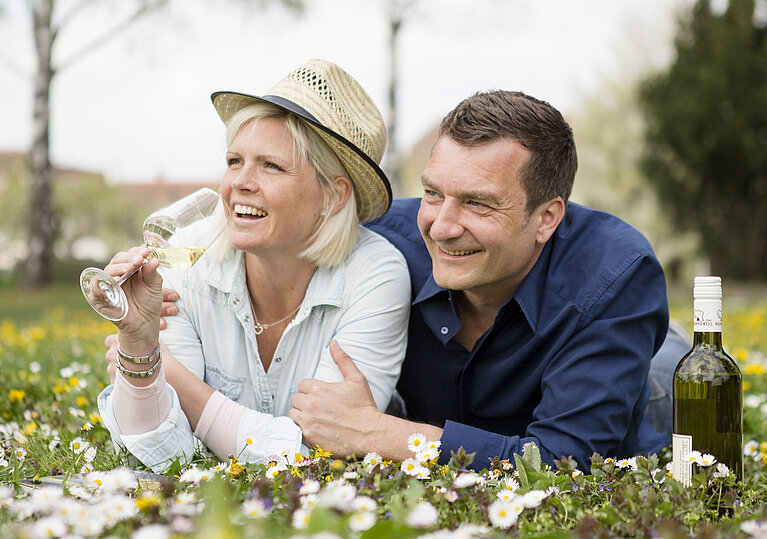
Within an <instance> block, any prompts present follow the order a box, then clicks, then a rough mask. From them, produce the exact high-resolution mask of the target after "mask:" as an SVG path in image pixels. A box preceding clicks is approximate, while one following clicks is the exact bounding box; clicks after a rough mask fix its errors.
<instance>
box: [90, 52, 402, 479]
mask: <svg viewBox="0 0 767 539" xmlns="http://www.w3.org/2000/svg"><path fill="white" fill-rule="evenodd" d="M212 100H213V104H214V106H215V108H216V110H217V112H218V114H219V116H220V117H221V119H222V120H223V121H224V123H225V124H226V127H227V145H228V150H227V153H226V172H225V174H224V176H223V178H222V180H221V196H222V198H223V200H224V202H225V203H226V204H227V206H228V207H229V209H230V210H231V212H232V213H231V217H230V219H229V223H228V228H227V232H228V234H226V237H225V238H223V239H221V240H219V243H218V244H217V245H215V246H214V247H213V248H211V249H210V250H209V251H208V253H207V254H206V256H204V257H203V258H202V259H201V260H200V261H199V262H198V263H197V264H196V265H195V266H193V267H192V269H190V270H188V271H186V272H172V271H164V270H163V271H162V278H161V276H160V274H159V273H158V271H157V269H158V263H157V261H156V260H152V259H149V260H148V261H147V262H146V263H145V264H144V262H145V257H146V256H147V254H148V251H147V249H146V248H144V247H136V248H134V249H132V250H131V251H129V252H127V253H119V254H118V255H116V256H115V257H114V258H113V259H112V261H111V262H110V264H109V265H108V266H107V268H106V269H107V271H108V272H109V273H110V274H112V275H120V274H122V273H124V272H125V271H126V270H127V269H130V268H133V267H135V266H139V265H141V264H144V265H143V267H142V269H141V271H140V272H138V273H137V274H136V275H135V276H134V277H133V278H132V279H131V280H130V281H129V282H128V283H127V284H126V285H125V286H124V289H125V291H126V294H127V296H128V297H129V298H130V300H129V301H130V302H131V305H130V311H129V314H128V316H127V317H126V318H125V319H124V320H122V321H121V322H117V325H118V330H119V331H118V334H117V344H118V346H119V356H117V357H115V355H112V354H109V353H108V354H107V357H108V359H109V358H110V357H111V358H112V360H110V365H109V367H108V370H109V372H110V377H113V381H114V385H111V386H109V387H107V388H106V389H105V390H104V391H103V392H102V393H101V395H100V396H99V410H100V411H101V415H102V417H103V418H104V423H105V425H106V426H107V428H108V429H109V430H110V432H111V434H112V438H113V440H114V442H115V443H116V444H118V445H120V446H123V447H125V448H127V449H128V451H130V453H132V454H133V455H134V456H135V457H137V458H138V459H139V460H141V461H142V462H143V463H144V464H145V465H147V466H149V467H151V468H152V469H154V470H156V471H160V470H162V469H164V468H165V467H166V466H167V465H168V464H169V463H170V462H172V461H173V460H174V459H175V458H181V459H182V460H184V459H188V458H189V457H191V456H192V454H193V452H194V450H195V448H196V447H199V442H200V441H201V442H203V443H204V444H205V445H206V446H207V447H208V448H209V449H210V450H211V451H213V452H214V453H215V454H216V455H217V456H219V457H220V458H222V459H225V458H227V457H228V456H229V455H232V454H234V455H239V456H240V459H241V460H247V461H259V460H263V459H264V458H266V457H269V456H272V455H275V454H280V453H283V454H292V453H296V452H299V451H301V449H302V444H301V432H300V429H299V428H298V427H297V426H296V425H295V424H294V423H293V422H292V421H291V420H290V419H289V418H288V417H287V412H288V410H289V409H290V395H291V394H292V393H293V392H295V391H296V386H297V385H298V383H299V382H300V381H301V380H302V379H304V378H308V377H316V378H319V379H323V380H327V381H338V380H341V379H342V376H341V374H340V372H339V371H338V369H337V367H336V366H335V364H334V362H333V360H332V358H331V357H330V353H329V351H328V347H329V345H330V342H331V341H333V340H336V341H338V343H339V344H340V345H341V346H342V347H343V349H344V350H345V351H347V352H349V353H351V354H352V355H353V356H354V357H355V358H357V363H358V366H359V367H360V369H361V370H362V371H363V372H364V373H365V375H366V376H367V378H368V380H369V381H370V386H371V390H372V392H373V396H374V398H375V401H376V404H377V406H378V407H379V408H381V409H383V408H385V406H386V405H387V403H388V402H389V398H390V397H391V394H392V392H393V390H394V385H395V383H396V380H397V377H398V376H399V370H400V364H401V361H402V359H403V357H404V352H405V344H406V335H407V333H406V329H407V328H406V325H407V316H408V308H409V300H410V281H409V277H408V273H407V267H406V264H405V261H404V259H403V258H402V256H401V255H400V254H399V252H398V251H397V250H396V249H395V248H394V247H393V246H391V245H390V244H389V243H388V242H387V241H386V240H384V239H383V238H381V237H380V236H378V235H376V234H375V233H372V232H370V231H368V230H366V229H364V228H362V227H361V226H360V225H359V223H360V222H361V221H367V220H370V219H374V218H376V217H379V216H380V215H382V214H383V213H385V212H386V210H387V209H388V206H389V204H390V203H391V190H390V188H389V184H388V181H387V180H386V176H385V175H384V174H383V172H382V171H381V170H380V168H378V165H377V163H378V162H379V161H380V159H381V156H382V154H383V149H384V146H385V140H386V133H385V127H384V124H383V120H382V119H381V115H380V113H379V112H378V110H377V109H376V107H375V105H374V104H373V102H372V100H371V99H370V97H369V96H368V95H367V94H366V93H365V92H364V90H363V89H362V88H361V87H360V86H359V84H358V83H357V82H356V81H355V80H354V79H352V78H351V77H350V76H349V75H348V74H347V73H346V72H344V71H343V70H342V69H340V68H339V67H338V66H336V65H334V64H331V63H329V62H325V61H321V60H311V61H309V62H308V63H306V64H304V65H303V66H301V67H300V68H298V69H296V70H295V71H293V72H292V73H291V74H289V75H288V76H287V77H285V78H284V79H283V80H282V81H280V82H279V83H277V85H275V86H274V87H273V88H272V89H271V90H270V91H269V92H268V94H267V95H265V96H262V97H257V96H251V95H245V94H239V93H233V92H217V93H215V94H213V96H212ZM163 279H164V280H165V281H164V282H165V286H168V287H170V288H173V289H175V290H177V291H178V292H179V295H180V300H179V302H178V307H179V316H174V317H171V318H172V319H171V320H169V321H168V327H167V329H166V330H165V331H164V332H163V334H162V342H163V345H164V346H160V345H159V327H160V305H161V301H162V293H161V287H162V286H163Z"/></svg>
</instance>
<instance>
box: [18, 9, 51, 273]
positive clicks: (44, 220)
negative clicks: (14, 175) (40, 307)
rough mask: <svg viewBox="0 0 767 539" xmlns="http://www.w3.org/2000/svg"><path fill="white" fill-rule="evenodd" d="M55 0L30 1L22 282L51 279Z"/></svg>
mask: <svg viewBox="0 0 767 539" xmlns="http://www.w3.org/2000/svg"><path fill="white" fill-rule="evenodd" d="M53 2H54V0H37V1H35V2H33V7H32V18H33V24H34V39H35V49H36V52H37V70H36V74H35V102H34V111H33V139H32V147H31V148H30V150H29V157H28V159H29V213H28V216H27V222H28V237H27V246H28V249H29V252H28V255H27V259H26V262H25V265H24V266H25V267H24V271H23V274H22V279H21V281H22V284H23V285H24V286H25V287H28V288H34V287H39V286H42V285H45V284H47V283H49V282H50V281H51V262H52V259H53V222H54V220H53V205H52V202H51V198H52V197H51V189H52V181H51V176H52V173H51V161H50V146H49V139H50V136H49V132H50V89H51V81H52V80H53V75H54V71H53V67H52V64H51V49H52V45H53V38H54V36H53V32H52V29H51V14H52V11H53Z"/></svg>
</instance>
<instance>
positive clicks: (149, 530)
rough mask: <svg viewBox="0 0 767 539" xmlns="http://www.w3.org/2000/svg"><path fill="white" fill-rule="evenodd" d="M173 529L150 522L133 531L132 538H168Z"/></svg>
mask: <svg viewBox="0 0 767 539" xmlns="http://www.w3.org/2000/svg"><path fill="white" fill-rule="evenodd" d="M170 534H171V531H170V528H168V527H167V526H163V525H162V524H149V525H148V526H143V527H141V528H139V529H138V530H136V531H135V532H133V535H131V537H132V539H168V537H170Z"/></svg>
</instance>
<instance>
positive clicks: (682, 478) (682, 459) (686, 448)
mask: <svg viewBox="0 0 767 539" xmlns="http://www.w3.org/2000/svg"><path fill="white" fill-rule="evenodd" d="M671 444H672V445H671V458H672V462H673V464H672V465H671V475H672V476H673V477H674V479H676V480H677V481H679V482H680V483H682V484H683V485H684V486H686V487H689V486H690V484H691V483H692V481H691V480H692V462H691V461H690V460H689V459H688V458H687V456H688V455H689V454H690V452H692V436H690V435H687V434H672V435H671Z"/></svg>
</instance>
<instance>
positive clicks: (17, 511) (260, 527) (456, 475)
mask: <svg viewBox="0 0 767 539" xmlns="http://www.w3.org/2000/svg"><path fill="white" fill-rule="evenodd" d="M766 315H767V310H765V309H764V308H761V307H757V308H749V309H742V310H739V311H738V312H735V313H732V314H728V315H726V319H725V328H726V330H725V341H726V342H725V345H726V347H727V348H728V350H729V351H730V354H731V355H732V356H733V357H735V358H736V360H737V361H738V363H739V366H740V368H741V371H742V372H743V374H744V385H745V400H744V403H745V416H744V429H745V436H744V454H745V459H744V463H745V464H744V479H743V480H742V481H740V482H738V481H736V479H735V477H734V476H733V475H731V474H730V473H729V470H727V468H726V466H724V465H723V464H721V463H717V462H716V459H715V458H714V457H713V456H711V455H705V454H704V455H701V454H699V453H696V452H693V453H691V454H690V455H688V456H687V457H688V458H689V459H690V461H692V462H694V463H695V470H696V473H695V475H694V477H693V482H692V486H690V487H684V486H682V485H681V484H680V483H678V482H676V481H675V480H674V479H673V477H672V476H671V473H670V465H669V459H670V454H669V453H668V452H666V453H664V454H660V455H651V456H649V457H647V458H645V457H642V456H632V455H625V456H622V457H623V458H604V457H603V456H600V455H594V456H593V457H592V461H591V466H590V469H588V470H582V469H578V468H577V467H576V464H575V462H574V461H572V460H570V459H567V458H563V459H561V460H559V461H557V462H555V464H554V465H553V466H550V465H548V464H545V463H542V462H541V459H540V452H539V451H538V448H537V447H535V445H532V444H530V445H528V446H527V447H525V450H524V452H523V454H522V455H515V457H514V459H513V460H500V459H495V460H493V461H489V462H486V463H479V465H480V467H483V468H484V469H483V470H482V471H480V472H475V471H471V470H470V469H468V467H467V466H468V465H469V464H470V463H471V462H472V455H470V454H466V453H464V452H462V451H461V452H459V453H458V454H454V455H452V456H451V458H450V461H449V463H448V464H446V465H440V464H438V462H437V457H438V456H439V453H440V446H439V441H436V440H427V439H425V438H424V437H423V436H422V435H420V434H419V433H413V435H412V436H411V437H410V439H409V440H408V442H409V445H410V448H411V450H412V451H413V454H412V457H411V458H408V459H406V460H404V461H402V462H389V461H386V460H384V459H382V458H381V456H380V455H377V454H375V453H370V454H367V455H360V457H359V458H358V459H341V458H336V457H335V456H333V455H331V454H329V453H328V452H326V451H324V450H322V449H321V448H315V449H314V450H312V451H311V454H308V455H298V456H296V457H294V458H291V459H288V458H287V457H285V456H284V455H274V456H273V457H272V458H270V459H269V461H268V462H265V463H263V464H251V463H242V462H239V461H238V460H237V458H236V456H232V457H231V458H230V459H229V460H228V461H226V462H221V461H219V460H218V459H216V458H214V457H211V456H209V455H204V454H199V455H196V456H195V458H194V459H193V460H192V462H188V463H187V462H185V463H181V462H178V463H175V464H173V465H172V466H171V467H170V468H169V469H168V470H167V471H166V472H165V474H163V475H156V474H151V473H149V472H148V471H147V470H145V469H142V468H141V466H140V464H137V463H136V462H135V461H133V462H131V459H130V458H129V457H128V456H127V455H125V454H123V453H121V452H119V451H116V450H115V449H114V448H113V446H112V444H111V440H110V437H109V433H108V432H107V430H106V429H105V428H104V426H103V424H102V423H101V419H100V417H99V414H98V410H97V408H96V397H97V395H98V393H99V392H100V391H101V389H102V388H103V387H104V386H105V385H106V383H108V378H107V375H106V371H105V363H104V359H103V354H104V346H103V340H104V337H105V336H106V335H107V334H109V333H112V332H113V331H114V330H113V326H112V325H111V324H109V323H107V322H104V321H102V320H100V319H98V317H97V316H95V315H94V314H93V313H85V312H83V313H72V312H66V311H64V310H63V309H62V310H57V309H52V310H50V311H49V312H48V313H47V314H46V315H45V316H44V318H43V319H42V320H39V321H38V322H36V323H35V324H34V325H29V324H28V325H25V326H19V325H16V324H15V323H14V322H12V321H11V320H8V319H5V320H0V366H2V375H3V381H2V384H0V388H1V389H2V391H1V392H0V537H4V538H5V537H25V538H26V537H30V538H34V537H70V538H72V537H136V538H143V539H146V538H167V537H227V538H238V537H317V538H320V537H321V538H333V537H342V538H352V537H353V538H356V537H360V538H376V537H381V538H384V537H386V538H388V537H404V538H407V537H418V536H422V537H430V538H442V537H461V538H463V537H467V538H468V537H508V536H523V537H571V536H576V537H642V536H656V537H670V538H671V537H692V536H695V537H706V538H715V537H767V505H766V504H765V503H764V500H765V496H766V494H765V493H766V492H767V425H766V424H765V417H767V379H766V378H765V372H767V359H765V355H764V352H765V348H766V344H767V343H765V342H764V335H765V334H766V330H767V319H766V318H765V316H766ZM131 466H133V467H131Z"/></svg>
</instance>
